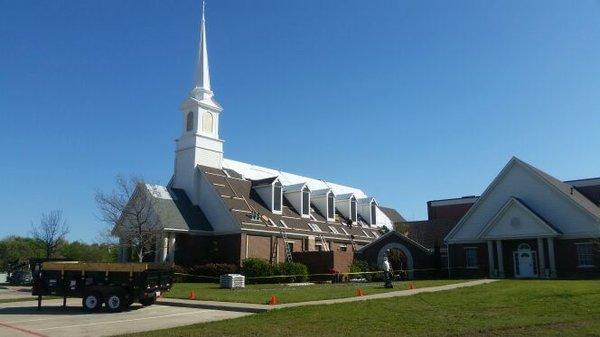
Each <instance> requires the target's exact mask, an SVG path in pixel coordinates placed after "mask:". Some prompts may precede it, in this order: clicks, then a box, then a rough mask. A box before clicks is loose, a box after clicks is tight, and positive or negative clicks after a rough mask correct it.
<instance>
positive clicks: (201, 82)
mask: <svg viewBox="0 0 600 337" xmlns="http://www.w3.org/2000/svg"><path fill="white" fill-rule="evenodd" d="M194 82H195V83H194V88H193V89H192V92H191V96H192V97H195V98H197V99H200V100H201V99H204V98H206V99H211V98H212V96H213V92H212V91H211V89H210V69H209V67H208V50H207V48H206V18H205V2H204V1H202V21H201V24H200V43H199V46H198V62H197V63H196V73H195V78H194ZM205 96H206V97H205ZM213 103H216V102H213Z"/></svg>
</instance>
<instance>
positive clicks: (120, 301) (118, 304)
mask: <svg viewBox="0 0 600 337" xmlns="http://www.w3.org/2000/svg"><path fill="white" fill-rule="evenodd" d="M125 306H126V303H125V299H124V298H123V295H121V294H120V293H118V292H115V293H111V294H109V295H108V297H107V298H106V308H107V309H108V311H111V312H119V311H121V310H123V308H124V307H125Z"/></svg>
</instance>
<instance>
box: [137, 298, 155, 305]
mask: <svg viewBox="0 0 600 337" xmlns="http://www.w3.org/2000/svg"><path fill="white" fill-rule="evenodd" d="M154 302H156V297H146V298H143V299H141V300H140V304H141V305H143V306H144V307H147V306H149V305H152V304H154Z"/></svg>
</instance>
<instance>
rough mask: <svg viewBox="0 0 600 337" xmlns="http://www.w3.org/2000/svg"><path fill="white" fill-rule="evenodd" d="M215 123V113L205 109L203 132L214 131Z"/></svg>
mask: <svg viewBox="0 0 600 337" xmlns="http://www.w3.org/2000/svg"><path fill="white" fill-rule="evenodd" d="M213 123H214V117H213V115H212V114H211V113H210V112H208V111H205V112H204V113H203V114H202V132H206V133H213Z"/></svg>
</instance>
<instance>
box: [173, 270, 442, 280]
mask: <svg viewBox="0 0 600 337" xmlns="http://www.w3.org/2000/svg"><path fill="white" fill-rule="evenodd" d="M435 270H438V269H436V268H424V269H402V270H397V271H392V273H401V272H409V271H435ZM383 272H384V271H383V270H377V271H360V272H348V273H325V274H308V275H304V274H295V275H270V276H248V277H246V279H248V280H255V279H267V278H284V277H304V276H306V277H311V276H339V275H342V276H344V275H365V274H381V273H383ZM174 274H175V275H183V276H191V277H198V278H208V279H215V280H218V279H219V277H218V276H204V275H194V274H185V273H174Z"/></svg>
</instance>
